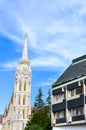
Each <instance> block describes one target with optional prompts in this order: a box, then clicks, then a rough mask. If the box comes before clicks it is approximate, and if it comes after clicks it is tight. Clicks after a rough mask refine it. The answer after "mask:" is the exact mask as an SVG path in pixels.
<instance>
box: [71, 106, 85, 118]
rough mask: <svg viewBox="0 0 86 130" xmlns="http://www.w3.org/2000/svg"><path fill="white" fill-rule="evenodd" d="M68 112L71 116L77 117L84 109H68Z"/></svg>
mask: <svg viewBox="0 0 86 130" xmlns="http://www.w3.org/2000/svg"><path fill="white" fill-rule="evenodd" d="M69 112H70V115H71V116H78V115H83V114H84V109H83V107H78V108H74V109H70V110H69Z"/></svg>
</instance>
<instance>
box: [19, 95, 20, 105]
mask: <svg viewBox="0 0 86 130" xmlns="http://www.w3.org/2000/svg"><path fill="white" fill-rule="evenodd" d="M19 105H20V96H19Z"/></svg>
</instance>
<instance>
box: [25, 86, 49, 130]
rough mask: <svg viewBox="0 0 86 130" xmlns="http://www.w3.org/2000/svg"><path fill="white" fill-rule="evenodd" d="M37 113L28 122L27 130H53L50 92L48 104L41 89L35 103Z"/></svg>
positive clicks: (47, 99)
mask: <svg viewBox="0 0 86 130" xmlns="http://www.w3.org/2000/svg"><path fill="white" fill-rule="evenodd" d="M34 106H35V111H34V113H33V115H32V118H31V120H30V121H28V122H27V125H26V128H25V130H51V114H50V113H51V111H50V110H51V93H50V90H49V91H48V96H47V98H46V103H45V102H44V100H43V93H42V90H41V88H39V90H38V95H37V96H36V98H35V102H34Z"/></svg>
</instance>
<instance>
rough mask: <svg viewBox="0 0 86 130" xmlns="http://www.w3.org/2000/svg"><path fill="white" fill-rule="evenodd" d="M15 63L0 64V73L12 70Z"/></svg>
mask: <svg viewBox="0 0 86 130" xmlns="http://www.w3.org/2000/svg"><path fill="white" fill-rule="evenodd" d="M17 63H18V62H17V61H10V62H6V63H0V71H7V70H11V69H14V68H15V67H16V66H17Z"/></svg>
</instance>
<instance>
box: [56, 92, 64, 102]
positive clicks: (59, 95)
mask: <svg viewBox="0 0 86 130" xmlns="http://www.w3.org/2000/svg"><path fill="white" fill-rule="evenodd" d="M63 99H65V93H60V94H58V95H55V96H54V101H61V100H63Z"/></svg>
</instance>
